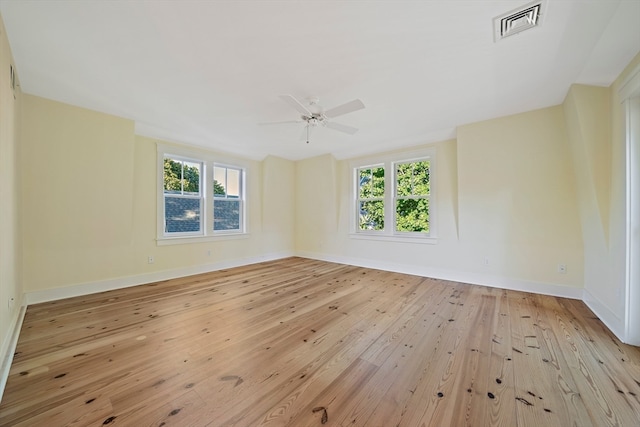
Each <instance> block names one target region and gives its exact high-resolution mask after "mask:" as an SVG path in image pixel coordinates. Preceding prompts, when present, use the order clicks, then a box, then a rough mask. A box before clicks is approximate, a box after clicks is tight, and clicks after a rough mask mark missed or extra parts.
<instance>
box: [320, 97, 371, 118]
mask: <svg viewBox="0 0 640 427" xmlns="http://www.w3.org/2000/svg"><path fill="white" fill-rule="evenodd" d="M363 108H364V104H363V103H362V101H360V100H359V99H354V100H353V101H350V102H347V103H346V104H342V105H338V106H337V107H333V108H332V109H330V110H327V111H325V112H324V115H325V116H326V117H329V118H332V117H338V116H342V115H343V114H348V113H351V112H352V111H358V110H362V109H363Z"/></svg>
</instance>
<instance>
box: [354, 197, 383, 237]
mask: <svg viewBox="0 0 640 427" xmlns="http://www.w3.org/2000/svg"><path fill="white" fill-rule="evenodd" d="M359 222H360V230H383V229H384V202H383V201H382V200H370V201H365V202H360V221H359Z"/></svg>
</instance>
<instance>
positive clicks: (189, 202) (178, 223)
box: [164, 196, 200, 233]
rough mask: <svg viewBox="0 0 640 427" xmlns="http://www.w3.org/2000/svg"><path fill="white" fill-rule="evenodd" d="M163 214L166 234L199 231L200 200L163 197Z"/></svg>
mask: <svg viewBox="0 0 640 427" xmlns="http://www.w3.org/2000/svg"><path fill="white" fill-rule="evenodd" d="M164 212H165V231H166V232H167V233H187V232H198V231H200V199H192V198H185V197H170V196H165V199H164Z"/></svg>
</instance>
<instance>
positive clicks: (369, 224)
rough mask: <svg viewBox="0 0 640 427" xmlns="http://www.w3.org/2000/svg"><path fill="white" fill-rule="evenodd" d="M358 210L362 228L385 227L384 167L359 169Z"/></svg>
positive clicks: (380, 228)
mask: <svg viewBox="0 0 640 427" xmlns="http://www.w3.org/2000/svg"><path fill="white" fill-rule="evenodd" d="M357 175H358V212H359V221H358V223H359V228H360V230H383V229H384V168H383V167H367V168H362V169H358V172H357Z"/></svg>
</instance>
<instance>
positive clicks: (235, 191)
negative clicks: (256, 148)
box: [227, 169, 240, 199]
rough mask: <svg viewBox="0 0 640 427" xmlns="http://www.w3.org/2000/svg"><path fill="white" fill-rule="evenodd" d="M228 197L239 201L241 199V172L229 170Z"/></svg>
mask: <svg viewBox="0 0 640 427" xmlns="http://www.w3.org/2000/svg"><path fill="white" fill-rule="evenodd" d="M227 197H233V198H234V199H237V198H239V197H240V171H239V170H238V169H227Z"/></svg>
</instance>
